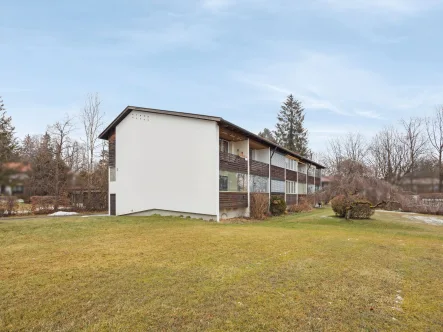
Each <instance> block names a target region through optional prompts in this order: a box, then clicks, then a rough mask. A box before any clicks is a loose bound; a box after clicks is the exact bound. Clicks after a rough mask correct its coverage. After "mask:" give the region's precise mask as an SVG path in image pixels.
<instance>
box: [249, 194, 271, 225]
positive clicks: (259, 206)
mask: <svg viewBox="0 0 443 332" xmlns="http://www.w3.org/2000/svg"><path fill="white" fill-rule="evenodd" d="M268 209H269V196H268V194H259V193H254V194H251V218H252V219H258V220H260V219H266V217H267V216H268Z"/></svg>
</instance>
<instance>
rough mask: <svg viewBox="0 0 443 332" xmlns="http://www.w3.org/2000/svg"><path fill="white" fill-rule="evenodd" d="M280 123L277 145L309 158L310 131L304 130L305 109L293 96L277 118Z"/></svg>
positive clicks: (287, 99) (278, 124) (276, 135)
mask: <svg viewBox="0 0 443 332" xmlns="http://www.w3.org/2000/svg"><path fill="white" fill-rule="evenodd" d="M277 119H278V123H277V125H276V130H275V132H274V135H275V138H276V140H277V143H278V144H280V145H282V146H284V147H285V148H287V149H288V150H291V151H294V152H298V153H300V154H301V155H302V156H307V155H308V153H309V149H308V131H307V130H306V129H305V128H304V126H303V122H304V120H305V115H304V108H303V107H302V104H301V102H300V101H298V100H297V99H294V96H293V95H292V94H291V95H289V96H288V97H287V98H286V101H285V102H284V103H283V105H282V106H281V109H280V112H279V114H278V116H277Z"/></svg>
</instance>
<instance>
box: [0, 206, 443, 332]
mask: <svg viewBox="0 0 443 332" xmlns="http://www.w3.org/2000/svg"><path fill="white" fill-rule="evenodd" d="M325 215H327V216H331V215H332V211H330V210H328V209H321V210H316V211H313V212H309V213H305V214H300V215H295V216H294V215H292V216H284V217H279V218H273V219H271V220H269V221H265V222H261V223H251V224H216V223H208V222H202V221H196V220H187V219H181V218H166V217H146V218H145V217H138V218H129V217H125V218H98V217H91V218H57V219H34V220H29V221H22V220H19V221H13V220H11V221H1V222H0V248H1V249H0V298H1V299H2V301H1V302H0V330H11V331H15V330H36V331H37V330H40V331H43V330H44V331H55V330H57V331H76V330H87V331H101V330H132V331H134V330H192V331H195V330H213V331H220V330H241V331H257V330H266V331H269V330H325V331H356V330H358V331H360V330H371V331H372V330H399V331H400V330H401V331H404V330H410V331H418V330H433V331H436V330H442V329H443V308H442V301H441V299H442V298H443V287H441V285H442V284H441V276H442V275H443V264H442V262H443V227H438V226H432V225H425V224H416V223H413V224H412V223H407V222H406V223H405V222H404V220H402V219H401V216H396V215H394V214H393V215H391V214H387V213H377V214H376V215H375V216H374V220H369V221H354V222H346V221H343V220H339V219H338V218H322V217H323V216H325ZM398 295H399V296H400V297H401V299H402V300H401V301H399V300H398Z"/></svg>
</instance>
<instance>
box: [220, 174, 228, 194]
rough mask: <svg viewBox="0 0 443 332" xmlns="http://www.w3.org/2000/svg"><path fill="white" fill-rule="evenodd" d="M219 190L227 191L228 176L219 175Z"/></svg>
mask: <svg viewBox="0 0 443 332" xmlns="http://www.w3.org/2000/svg"><path fill="white" fill-rule="evenodd" d="M219 183H220V184H219V187H220V191H228V177H227V176H224V175H220V181H219Z"/></svg>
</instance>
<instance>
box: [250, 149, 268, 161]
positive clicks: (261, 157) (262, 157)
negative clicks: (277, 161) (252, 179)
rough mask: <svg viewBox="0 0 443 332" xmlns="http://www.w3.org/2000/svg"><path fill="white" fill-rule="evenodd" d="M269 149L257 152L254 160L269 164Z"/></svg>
mask: <svg viewBox="0 0 443 332" xmlns="http://www.w3.org/2000/svg"><path fill="white" fill-rule="evenodd" d="M269 157H270V156H269V149H262V150H255V158H254V160H256V161H260V162H262V163H265V164H269Z"/></svg>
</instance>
